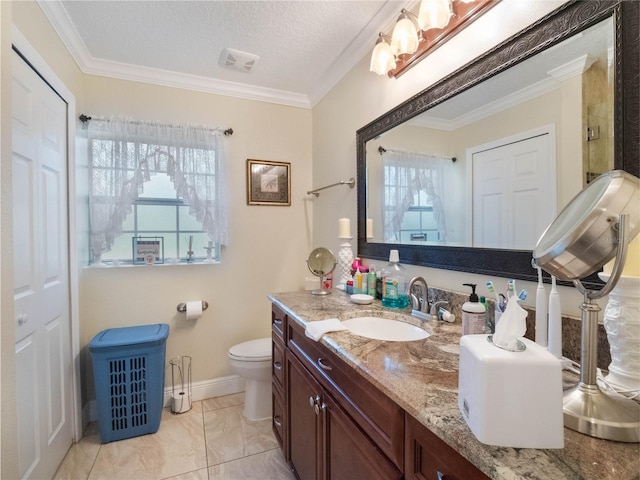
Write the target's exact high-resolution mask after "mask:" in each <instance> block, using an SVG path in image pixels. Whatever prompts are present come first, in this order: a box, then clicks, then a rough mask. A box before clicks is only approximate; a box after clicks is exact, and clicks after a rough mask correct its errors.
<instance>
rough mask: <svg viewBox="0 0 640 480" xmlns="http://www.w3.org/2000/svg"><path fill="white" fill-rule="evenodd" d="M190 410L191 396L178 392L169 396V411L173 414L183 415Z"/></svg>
mask: <svg viewBox="0 0 640 480" xmlns="http://www.w3.org/2000/svg"><path fill="white" fill-rule="evenodd" d="M189 410H191V394H189V393H188V392H180V393H178V394H176V395H172V396H171V411H172V412H173V413H184V412H188V411H189Z"/></svg>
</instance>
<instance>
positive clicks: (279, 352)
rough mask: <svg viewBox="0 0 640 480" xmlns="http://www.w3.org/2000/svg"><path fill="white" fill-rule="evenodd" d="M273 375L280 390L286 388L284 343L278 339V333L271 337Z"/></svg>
mask: <svg viewBox="0 0 640 480" xmlns="http://www.w3.org/2000/svg"><path fill="white" fill-rule="evenodd" d="M271 345H272V347H271V355H272V361H271V376H272V378H273V381H274V383H276V384H277V385H278V387H279V388H280V391H283V390H284V343H282V342H281V341H280V340H278V337H277V336H276V335H272V339H271Z"/></svg>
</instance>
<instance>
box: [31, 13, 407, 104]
mask: <svg viewBox="0 0 640 480" xmlns="http://www.w3.org/2000/svg"><path fill="white" fill-rule="evenodd" d="M408 3H410V2H407V1H406V0H405V1H397V0H386V1H375V0H366V1H339V0H334V1H266V0H263V1H212V0H199V1H101V0H91V1H86V0H84V1H66V0H65V1H59V0H54V1H51V0H41V1H39V5H40V6H41V8H42V10H43V11H44V12H45V14H46V15H47V17H48V18H49V20H50V21H51V23H52V25H53V26H54V28H55V29H56V31H57V32H58V34H59V35H60V37H61V38H62V40H63V41H64V43H65V45H66V46H67V48H69V50H70V51H71V54H72V55H73V56H74V58H75V60H76V62H77V63H78V65H79V66H80V68H81V69H82V70H83V71H84V72H85V73H92V74H99V75H107V76H114V77H119V78H130V79H134V80H146V81H152V82H153V81H154V79H155V82H156V83H160V84H171V85H176V86H180V84H183V85H182V86H184V87H185V88H188V87H189V85H191V86H192V87H193V88H195V89H199V90H209V91H215V92H220V93H227V94H233V93H234V92H235V94H236V95H237V96H247V97H249V98H260V97H261V96H262V97H264V98H263V99H264V100H267V101H275V102H278V103H289V104H299V105H300V106H311V105H313V104H314V103H316V102H317V101H318V100H319V99H320V98H321V97H322V96H323V95H324V94H325V93H326V92H327V91H328V90H330V89H331V88H332V87H333V86H334V85H335V84H336V83H337V82H338V81H339V80H340V78H342V76H343V75H344V74H345V73H346V72H348V71H349V70H350V69H351V68H352V67H353V66H354V65H355V64H356V63H357V62H359V61H360V60H362V58H363V57H364V56H365V55H368V54H369V53H370V52H371V50H372V49H373V45H374V43H375V39H376V36H377V33H378V31H380V30H383V29H385V28H387V25H389V24H390V22H392V21H393V19H394V18H395V17H396V16H397V14H398V13H399V11H400V9H401V8H402V7H403V6H406V5H407V4H408ZM224 48H232V49H236V50H241V51H244V52H248V53H251V54H254V55H258V56H259V57H260V59H259V61H258V62H257V63H256V65H255V67H254V68H253V69H252V70H251V72H249V73H247V72H240V71H236V70H230V69H225V68H222V67H221V66H220V65H219V63H218V61H219V58H220V55H221V53H222V51H223V49H224ZM270 99H271V100H270Z"/></svg>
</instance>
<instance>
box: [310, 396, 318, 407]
mask: <svg viewBox="0 0 640 480" xmlns="http://www.w3.org/2000/svg"><path fill="white" fill-rule="evenodd" d="M318 403H320V395H316V398H313V396H311V397H309V405H310V406H312V407H316V406H317V405H318Z"/></svg>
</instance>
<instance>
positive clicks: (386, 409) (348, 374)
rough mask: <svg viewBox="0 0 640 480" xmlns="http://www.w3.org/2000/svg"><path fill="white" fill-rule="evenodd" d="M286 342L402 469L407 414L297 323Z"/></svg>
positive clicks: (289, 332)
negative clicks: (309, 336)
mask: <svg viewBox="0 0 640 480" xmlns="http://www.w3.org/2000/svg"><path fill="white" fill-rule="evenodd" d="M287 339H288V344H287V346H288V347H289V350H290V351H291V352H292V353H293V354H294V355H295V356H296V357H297V358H298V359H299V360H300V361H301V362H302V363H303V364H304V365H305V366H306V367H307V368H308V369H309V371H310V372H311V373H312V375H313V376H314V377H316V379H317V380H318V381H319V382H320V383H321V384H322V385H323V387H325V388H326V389H327V390H328V391H329V392H330V393H331V394H332V395H333V397H334V398H335V400H336V401H337V402H338V403H339V405H340V406H341V407H342V408H343V409H344V410H345V411H346V412H347V414H348V415H349V416H351V418H353V420H354V421H355V422H356V423H357V424H358V426H359V427H360V428H362V430H363V431H364V432H365V433H366V434H367V435H368V436H369V437H370V438H371V439H372V440H373V441H374V442H375V444H376V445H377V446H378V448H380V449H381V450H382V451H383V452H384V453H385V455H387V457H389V459H391V460H392V462H393V463H394V464H395V465H396V466H397V467H398V468H400V469H401V468H402V465H403V462H404V444H403V442H404V411H403V410H402V409H401V408H400V407H399V406H398V405H397V404H396V403H395V402H393V401H392V400H391V399H390V398H389V397H387V396H386V395H384V394H383V393H382V392H380V391H379V390H378V389H377V388H375V387H374V386H373V385H372V384H371V383H369V382H368V381H367V380H365V379H364V378H363V377H361V376H360V375H359V374H358V373H357V372H355V371H354V369H353V367H351V366H349V365H348V364H346V363H345V362H344V361H343V360H341V359H340V358H338V357H337V356H336V355H335V354H334V353H333V352H331V351H330V350H329V349H328V348H327V347H325V346H324V345H322V344H320V343H318V342H314V341H313V340H311V339H310V338H308V337H307V336H305V334H304V329H303V328H302V326H300V325H299V324H298V323H296V322H290V323H289V324H288V326H287Z"/></svg>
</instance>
